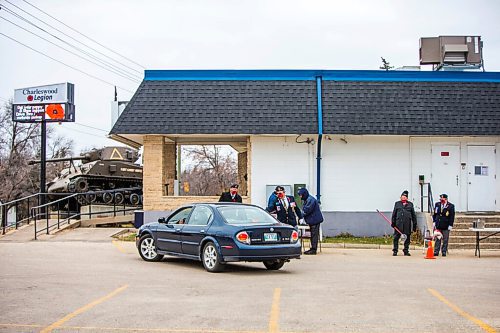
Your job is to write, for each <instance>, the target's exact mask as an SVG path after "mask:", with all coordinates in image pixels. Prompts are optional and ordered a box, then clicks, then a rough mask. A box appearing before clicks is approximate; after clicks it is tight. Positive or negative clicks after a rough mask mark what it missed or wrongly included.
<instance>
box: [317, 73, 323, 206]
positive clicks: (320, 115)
mask: <svg viewBox="0 0 500 333" xmlns="http://www.w3.org/2000/svg"><path fill="white" fill-rule="evenodd" d="M321 84H322V80H321V76H317V77H316V93H317V95H318V96H317V97H318V153H317V156H316V199H317V200H318V202H319V203H320V204H321V140H322V139H323V108H322V101H321Z"/></svg>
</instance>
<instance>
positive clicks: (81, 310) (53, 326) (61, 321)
mask: <svg viewBox="0 0 500 333" xmlns="http://www.w3.org/2000/svg"><path fill="white" fill-rule="evenodd" d="M127 288H128V284H126V285H124V286H122V287H120V288H118V289H116V290H114V291H113V292H111V293H109V294H107V295H106V296H104V297H101V298H99V299H97V300H95V301H93V302H91V303H89V304H87V305H85V306H83V307H81V308H79V309H78V310H76V311H74V312H72V313H70V314H68V315H66V316H65V317H64V318H61V319H59V320H58V321H56V322H54V323H52V324H50V325H49V326H47V327H46V328H44V329H43V330H41V331H40V333H49V332H52V330H53V329H56V328H58V327H60V326H62V324H64V323H65V322H67V321H68V320H70V319H71V318H73V317H76V316H77V315H79V314H81V313H84V312H85V311H87V310H90V309H91V308H93V307H94V306H96V305H98V304H100V303H102V302H104V301H107V300H108V299H110V298H111V297H113V296H115V295H117V294H118V293H120V292H122V291H124V290H125V289H127Z"/></svg>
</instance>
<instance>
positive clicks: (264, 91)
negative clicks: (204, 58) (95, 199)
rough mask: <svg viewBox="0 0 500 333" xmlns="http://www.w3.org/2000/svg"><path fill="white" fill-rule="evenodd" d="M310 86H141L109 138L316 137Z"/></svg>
mask: <svg viewBox="0 0 500 333" xmlns="http://www.w3.org/2000/svg"><path fill="white" fill-rule="evenodd" d="M317 128H318V123H317V103H316V82H314V81H269V80H267V81H143V82H142V84H141V86H140V87H139V89H138V91H137V92H136V94H135V95H134V97H133V98H132V100H131V101H130V103H129V104H128V105H127V107H126V108H125V110H124V111H123V113H122V115H121V116H120V117H119V119H118V121H117V122H116V124H115V126H114V127H113V129H112V130H111V133H112V134H262V133H268V134H290V133H299V132H300V133H315V132H317Z"/></svg>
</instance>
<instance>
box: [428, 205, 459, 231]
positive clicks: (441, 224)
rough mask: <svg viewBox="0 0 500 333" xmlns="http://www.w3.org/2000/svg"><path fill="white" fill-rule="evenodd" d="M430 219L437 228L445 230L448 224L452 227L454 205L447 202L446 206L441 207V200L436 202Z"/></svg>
mask: <svg viewBox="0 0 500 333" xmlns="http://www.w3.org/2000/svg"><path fill="white" fill-rule="evenodd" d="M432 220H433V221H434V223H435V225H436V228H437V229H439V230H447V229H448V227H449V226H451V227H453V222H455V205H454V204H452V203H451V202H448V204H447V205H446V207H444V208H441V202H436V205H435V206H434V214H433V215H432Z"/></svg>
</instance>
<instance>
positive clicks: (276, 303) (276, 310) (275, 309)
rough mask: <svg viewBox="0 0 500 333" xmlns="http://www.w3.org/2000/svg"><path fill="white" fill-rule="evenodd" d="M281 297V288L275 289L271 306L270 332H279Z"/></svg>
mask: <svg viewBox="0 0 500 333" xmlns="http://www.w3.org/2000/svg"><path fill="white" fill-rule="evenodd" d="M280 297H281V288H276V289H274V295H273V305H272V307H271V316H270V317H269V332H270V333H276V332H279V329H280V326H279V319H280V318H279V317H280Z"/></svg>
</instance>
